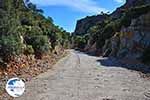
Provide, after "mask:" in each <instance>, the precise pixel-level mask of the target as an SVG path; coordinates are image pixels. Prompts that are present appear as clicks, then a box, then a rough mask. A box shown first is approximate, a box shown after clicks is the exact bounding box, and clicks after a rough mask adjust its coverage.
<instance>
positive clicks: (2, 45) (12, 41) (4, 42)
mask: <svg viewBox="0 0 150 100" xmlns="http://www.w3.org/2000/svg"><path fill="white" fill-rule="evenodd" d="M22 52H23V44H22V43H21V38H20V37H19V36H17V35H8V36H4V35H3V36H1V37H0V57H1V58H2V59H3V60H4V61H6V62H8V61H9V60H11V57H12V56H15V55H19V54H21V53H22Z"/></svg>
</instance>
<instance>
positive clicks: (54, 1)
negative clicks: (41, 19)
mask: <svg viewBox="0 0 150 100" xmlns="http://www.w3.org/2000/svg"><path fill="white" fill-rule="evenodd" d="M30 1H31V2H33V3H35V4H37V5H38V6H66V7H69V8H71V9H74V10H78V11H82V12H85V13H93V14H98V13H100V12H101V11H103V12H107V11H108V10H106V9H105V8H101V7H100V6H99V5H98V4H97V2H96V1H95V0H30Z"/></svg>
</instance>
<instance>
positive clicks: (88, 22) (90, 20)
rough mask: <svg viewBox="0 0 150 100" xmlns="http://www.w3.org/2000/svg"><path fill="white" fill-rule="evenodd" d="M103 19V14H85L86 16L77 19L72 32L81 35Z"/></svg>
mask: <svg viewBox="0 0 150 100" xmlns="http://www.w3.org/2000/svg"><path fill="white" fill-rule="evenodd" d="M104 19H105V16H103V15H97V16H87V17H86V18H83V19H80V20H78V21H77V25H76V29H75V32H74V34H79V35H83V34H86V33H87V32H88V29H89V28H90V27H92V26H93V25H95V24H97V23H101V22H102V21H103V20H104Z"/></svg>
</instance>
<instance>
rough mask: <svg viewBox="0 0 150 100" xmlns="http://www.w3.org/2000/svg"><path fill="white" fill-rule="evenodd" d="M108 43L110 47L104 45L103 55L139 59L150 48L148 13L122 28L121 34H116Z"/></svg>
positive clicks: (149, 15)
mask: <svg viewBox="0 0 150 100" xmlns="http://www.w3.org/2000/svg"><path fill="white" fill-rule="evenodd" d="M110 41H111V43H110V46H109V47H107V45H108V44H107V43H106V44H105V46H104V48H103V54H104V55H106V54H107V55H109V56H116V57H120V58H124V57H129V58H135V59H138V58H140V57H141V56H142V54H143V52H144V49H146V48H150V12H149V13H147V14H145V15H142V16H140V17H139V18H137V19H134V20H132V23H131V25H130V26H129V27H127V28H124V27H122V29H121V32H116V34H115V35H114V36H113V37H112V38H111V39H110ZM106 47H107V48H106ZM108 49H109V50H108ZM108 51H109V53H106V52H108ZM107 55H106V56H107Z"/></svg>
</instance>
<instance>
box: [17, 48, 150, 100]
mask: <svg viewBox="0 0 150 100" xmlns="http://www.w3.org/2000/svg"><path fill="white" fill-rule="evenodd" d="M100 60H104V58H101V57H94V56H89V55H87V54H84V53H80V52H78V51H74V50H70V53H69V54H68V56H66V57H65V58H63V59H61V60H60V61H59V62H58V63H57V64H56V65H54V67H53V69H52V70H49V71H47V72H46V73H43V74H40V75H39V76H37V77H35V78H34V79H32V80H31V81H30V82H27V83H26V91H25V93H24V95H23V96H21V97H19V98H16V99H15V100H150V80H146V79H144V78H141V77H140V75H139V73H138V72H136V71H132V70H128V69H126V68H123V67H118V66H104V65H102V64H101V63H100V62H99V61H100ZM110 63H113V61H112V62H110Z"/></svg>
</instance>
